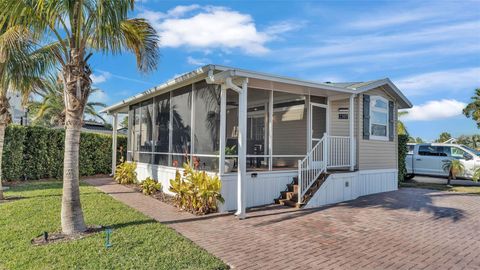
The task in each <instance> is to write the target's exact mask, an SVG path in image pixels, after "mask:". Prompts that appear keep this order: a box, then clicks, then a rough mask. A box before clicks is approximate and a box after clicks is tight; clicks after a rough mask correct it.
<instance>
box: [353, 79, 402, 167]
mask: <svg viewBox="0 0 480 270" xmlns="http://www.w3.org/2000/svg"><path fill="white" fill-rule="evenodd" d="M365 94H367V95H372V96H374V95H375V96H382V97H384V98H386V99H388V100H393V99H392V98H391V97H390V96H388V95H387V94H386V92H385V91H384V90H383V88H381V87H379V88H375V89H373V90H370V91H368V92H366V93H365ZM362 101H363V95H360V99H359V102H358V117H359V119H360V121H363V118H362V117H363V116H362V111H363V102H362ZM394 104H395V105H394V106H395V109H394V110H393V111H394V114H395V115H394V124H393V131H394V134H395V136H394V140H393V141H379V140H372V139H371V140H364V139H363V135H362V129H363V127H362V126H363V125H359V129H358V133H357V134H358V159H357V160H358V167H359V169H360V170H372V169H397V168H398V166H397V159H398V158H397V157H398V155H397V151H398V149H397V141H398V136H397V108H398V106H397V103H396V102H395V103H394Z"/></svg>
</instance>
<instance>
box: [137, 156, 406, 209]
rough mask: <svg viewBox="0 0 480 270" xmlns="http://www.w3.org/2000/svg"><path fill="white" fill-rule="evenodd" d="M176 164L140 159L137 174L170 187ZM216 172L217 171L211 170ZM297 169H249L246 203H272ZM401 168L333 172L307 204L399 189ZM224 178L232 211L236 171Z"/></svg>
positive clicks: (235, 200) (168, 192) (234, 206)
mask: <svg viewBox="0 0 480 270" xmlns="http://www.w3.org/2000/svg"><path fill="white" fill-rule="evenodd" d="M175 171H176V169H175V168H172V167H166V166H158V165H151V164H146V163H137V177H138V179H139V180H140V181H143V180H145V178H147V177H152V178H153V179H155V180H157V181H159V182H160V183H161V184H162V187H163V191H164V192H165V193H167V194H172V193H171V192H170V191H168V188H169V187H170V179H173V178H174V177H175ZM209 174H212V175H213V174H214V173H209ZM297 174H298V173H297V172H296V171H277V172H276V171H269V172H256V173H255V172H247V179H246V185H245V187H246V201H247V202H246V206H247V207H254V206H260V205H266V204H272V203H273V201H274V199H275V198H278V197H279V196H280V192H281V191H284V190H285V189H286V188H287V184H290V183H291V182H292V181H293V177H295V176H297ZM397 175H398V171H397V170H396V169H391V170H368V171H357V172H348V173H334V174H331V175H330V176H329V177H328V178H327V180H326V181H325V183H323V185H322V186H321V187H320V189H319V190H318V191H317V192H316V193H315V195H314V196H313V197H312V198H311V199H310V201H309V202H308V203H307V205H306V206H305V208H312V207H319V206H323V205H327V204H333V203H338V202H343V201H349V200H353V199H356V198H358V197H360V196H364V195H368V194H374V193H379V192H386V191H392V190H397V187H398V181H397ZM220 179H221V181H222V196H223V198H224V199H225V203H224V204H223V205H222V204H221V205H220V210H221V211H222V212H223V211H231V210H236V208H237V174H236V173H229V174H225V175H222V176H220Z"/></svg>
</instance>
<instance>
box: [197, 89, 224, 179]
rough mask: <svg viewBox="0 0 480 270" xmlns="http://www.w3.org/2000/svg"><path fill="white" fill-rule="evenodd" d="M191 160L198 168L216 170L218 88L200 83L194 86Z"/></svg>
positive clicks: (218, 133)
mask: <svg viewBox="0 0 480 270" xmlns="http://www.w3.org/2000/svg"><path fill="white" fill-rule="evenodd" d="M194 89H195V95H194V117H193V119H192V120H193V122H194V129H193V160H194V162H195V164H197V166H198V168H200V169H202V170H207V171H215V170H217V169H218V158H217V157H214V156H212V155H218V149H219V145H218V144H219V135H220V87H219V86H218V85H213V84H207V83H206V82H205V81H201V82H198V83H196V84H195V87H194Z"/></svg>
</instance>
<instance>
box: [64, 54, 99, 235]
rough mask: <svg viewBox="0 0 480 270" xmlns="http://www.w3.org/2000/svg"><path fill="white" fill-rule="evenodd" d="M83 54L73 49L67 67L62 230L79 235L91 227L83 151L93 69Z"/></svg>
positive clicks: (65, 74)
mask: <svg viewBox="0 0 480 270" xmlns="http://www.w3.org/2000/svg"><path fill="white" fill-rule="evenodd" d="M81 55H82V54H81V53H80V52H78V51H77V50H75V49H72V51H71V57H72V62H71V63H70V64H67V65H66V66H65V67H64V69H63V72H62V73H63V83H64V102H65V155H64V160H63V196H62V215H61V220H62V232H63V233H64V234H77V233H81V232H84V231H85V230H86V229H87V227H86V226H85V221H84V218H83V211H82V205H81V203H80V187H79V167H78V166H79V152H80V131H81V128H82V125H83V112H84V108H85V104H86V102H87V100H88V95H89V93H90V88H91V83H92V81H91V80H90V73H91V72H90V69H89V68H88V66H87V65H86V63H85V62H84V61H83V60H82V59H83V58H82V56H81Z"/></svg>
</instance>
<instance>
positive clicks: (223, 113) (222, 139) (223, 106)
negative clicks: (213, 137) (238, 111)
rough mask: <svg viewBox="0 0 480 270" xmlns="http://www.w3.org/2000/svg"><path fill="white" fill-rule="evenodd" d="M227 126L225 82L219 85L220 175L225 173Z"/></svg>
mask: <svg viewBox="0 0 480 270" xmlns="http://www.w3.org/2000/svg"><path fill="white" fill-rule="evenodd" d="M226 126H227V88H226V86H225V84H222V85H221V90H220V142H219V147H218V148H219V149H218V150H219V155H220V158H219V161H218V162H219V163H218V172H219V173H220V175H222V174H223V173H225V137H226V136H225V133H226V131H225V129H226Z"/></svg>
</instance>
